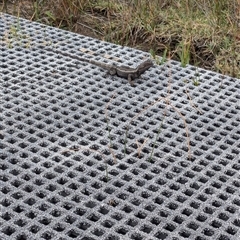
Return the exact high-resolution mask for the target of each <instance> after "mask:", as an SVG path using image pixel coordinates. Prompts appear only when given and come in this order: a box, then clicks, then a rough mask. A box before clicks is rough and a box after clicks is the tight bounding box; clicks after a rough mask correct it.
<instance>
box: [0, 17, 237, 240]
mask: <svg viewBox="0 0 240 240" xmlns="http://www.w3.org/2000/svg"><path fill="white" fill-rule="evenodd" d="M0 31H1V46H0V47H1V65H0V66H1V76H0V77H1V78H0V84H1V90H0V94H1V105H0V139H1V142H0V149H1V152H0V161H1V162H0V169H1V172H0V184H1V185H0V209H1V215H0V239H3V240H5V239H17V240H25V239H30V240H33V239H36V240H38V239H56V240H60V239H61V240H65V239H81V240H94V239H104V240H118V239H135V240H141V239H143V240H145V239H149V240H150V239H152V240H154V239H174V240H177V239H190V240H193V239H195V240H205V239H214V240H228V239H234V240H237V239H239V238H240V174H239V170H240V158H239V150H240V141H239V139H240V129H239V124H240V114H239V112H240V111H239V110H240V104H239V99H240V94H239V93H240V82H239V80H238V79H234V78H230V77H227V76H222V75H219V74H217V73H214V72H210V71H206V70H203V69H196V68H195V67H192V66H188V67H186V68H181V67H180V64H179V63H178V62H174V61H171V62H168V63H165V64H164V65H161V66H157V65H155V66H154V67H152V68H151V69H149V70H148V71H146V72H145V73H144V74H143V75H142V76H141V77H140V78H139V79H137V80H136V81H135V86H134V87H132V86H130V85H129V84H128V82H127V80H124V79H121V78H118V77H115V76H108V74H106V71H105V70H103V69H101V68H99V67H96V66H94V65H91V64H87V63H83V62H79V61H76V60H74V59H71V58H70V57H66V56H64V55H60V54H55V53H53V52H51V51H48V50H47V48H46V47H45V46H50V47H52V46H54V47H56V46H57V47H59V48H60V49H61V50H62V51H63V52H67V51H69V52H71V53H73V54H74V53H75V54H78V51H80V49H87V50H88V51H87V52H85V53H82V54H83V55H84V54H89V51H92V52H94V54H95V55H96V56H95V55H94V57H96V58H98V59H99V58H100V59H101V58H105V57H106V56H112V57H113V59H120V60H121V61H122V62H125V63H129V64H131V63H132V64H136V63H138V62H139V61H141V60H142V59H143V58H144V56H145V55H146V54H145V53H143V52H141V51H137V50H134V49H130V48H126V47H121V46H118V45H114V44H110V43H106V42H101V41H99V40H96V39H92V38H88V37H84V36H81V35H77V34H73V33H69V32H66V31H62V30H59V29H55V28H51V27H47V26H44V25H40V24H38V23H35V22H30V21H26V20H23V19H16V18H14V17H12V16H9V15H1V20H0ZM107 61H110V60H107ZM194 83H195V84H194ZM196 83H198V84H196ZM126 134H127V135H126ZM125 136H127V137H125ZM154 144H155V145H154ZM154 146H155V147H154ZM189 146H190V152H191V158H189ZM153 147H154V152H153V157H152V159H151V161H150V158H149V157H150V155H151V152H152V149H153Z"/></svg>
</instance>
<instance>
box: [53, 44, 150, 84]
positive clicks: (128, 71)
mask: <svg viewBox="0 0 240 240" xmlns="http://www.w3.org/2000/svg"><path fill="white" fill-rule="evenodd" d="M48 50H50V51H52V52H54V53H56V54H60V55H63V56H67V57H70V58H72V59H76V60H78V61H83V62H87V63H90V64H93V65H96V66H98V67H101V68H103V69H106V70H108V73H109V74H110V75H112V76H114V75H116V76H118V77H121V78H125V79H127V80H128V82H129V83H130V84H131V85H133V83H132V81H133V80H134V79H136V78H138V77H140V75H141V74H142V73H144V72H145V71H146V70H148V69H149V68H150V67H152V66H153V62H152V60H151V59H146V60H145V61H144V62H142V63H140V64H139V65H138V66H137V67H136V68H133V67H129V66H124V65H120V66H117V65H116V64H108V63H105V62H99V61H97V60H94V59H88V58H84V57H80V56H76V55H73V54H70V53H66V52H62V51H59V50H57V49H51V48H48Z"/></svg>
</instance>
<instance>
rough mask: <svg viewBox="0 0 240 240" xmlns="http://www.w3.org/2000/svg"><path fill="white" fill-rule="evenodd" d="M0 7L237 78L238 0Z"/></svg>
mask: <svg viewBox="0 0 240 240" xmlns="http://www.w3.org/2000/svg"><path fill="white" fill-rule="evenodd" d="M0 9H1V10H2V12H5V13H10V14H13V15H15V16H20V17H23V18H26V19H30V20H33V21H38V22H41V23H45V24H48V25H51V26H55V27H59V28H62V29H67V30H70V31H74V32H77V33H81V34H83V35H88V36H91V37H95V38H98V39H100V40H105V41H110V42H113V43H117V44H121V45H128V46H130V47H135V48H138V49H141V50H144V51H150V50H151V51H152V52H154V55H161V56H163V55H164V54H166V52H167V54H168V56H170V57H171V59H174V60H178V61H181V64H182V66H183V67H184V66H186V65H187V64H189V63H190V64H192V65H195V66H198V67H202V68H205V69H209V70H213V71H217V72H219V73H223V74H227V75H230V76H233V77H239V78H240V66H239V62H240V37H239V33H240V30H239V25H240V0H233V1H228V0H179V1H174V0H162V1H159V0H131V1H129V0H59V1H55V0H48V1H39V0H35V1H34V0H19V1H10V0H3V1H1V2H0Z"/></svg>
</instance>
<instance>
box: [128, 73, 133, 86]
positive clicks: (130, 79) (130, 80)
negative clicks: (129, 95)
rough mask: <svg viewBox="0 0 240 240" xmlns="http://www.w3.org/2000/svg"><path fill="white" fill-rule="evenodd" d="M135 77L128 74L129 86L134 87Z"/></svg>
mask: <svg viewBox="0 0 240 240" xmlns="http://www.w3.org/2000/svg"><path fill="white" fill-rule="evenodd" d="M132 80H133V75H132V74H128V82H129V84H130V85H131V86H132V87H133V81H132Z"/></svg>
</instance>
